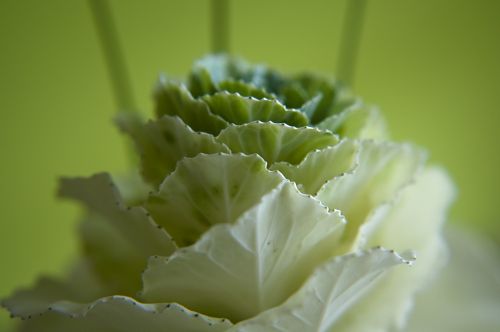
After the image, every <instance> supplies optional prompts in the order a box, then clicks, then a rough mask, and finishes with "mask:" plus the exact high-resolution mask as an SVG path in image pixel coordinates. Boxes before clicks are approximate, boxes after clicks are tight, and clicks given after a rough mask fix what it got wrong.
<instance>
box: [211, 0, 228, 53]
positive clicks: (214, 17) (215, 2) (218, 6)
mask: <svg viewBox="0 0 500 332" xmlns="http://www.w3.org/2000/svg"><path fill="white" fill-rule="evenodd" d="M210 10H211V22H210V25H211V38H212V40H211V43H212V52H213V53H229V0H211V5H210Z"/></svg>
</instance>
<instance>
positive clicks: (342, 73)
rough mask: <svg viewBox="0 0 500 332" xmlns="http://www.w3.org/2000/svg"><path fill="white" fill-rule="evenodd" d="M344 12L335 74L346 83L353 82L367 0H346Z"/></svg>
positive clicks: (350, 83)
mask: <svg viewBox="0 0 500 332" xmlns="http://www.w3.org/2000/svg"><path fill="white" fill-rule="evenodd" d="M346 1H347V4H346V12H345V16H344V24H343V26H342V34H341V41H340V52H339V59H338V66H337V75H338V78H339V80H340V81H342V82H344V83H345V84H347V85H350V86H352V85H353V84H354V77H355V76H354V75H355V74H356V64H357V60H358V53H359V47H360V43H361V36H362V32H363V23H364V17H365V13H366V6H367V0H346Z"/></svg>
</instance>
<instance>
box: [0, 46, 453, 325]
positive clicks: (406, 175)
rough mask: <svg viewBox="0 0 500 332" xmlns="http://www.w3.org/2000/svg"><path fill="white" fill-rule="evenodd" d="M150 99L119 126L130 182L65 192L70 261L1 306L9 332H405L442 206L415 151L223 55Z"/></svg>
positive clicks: (99, 178) (329, 102) (289, 79)
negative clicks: (70, 203) (136, 173)
mask: <svg viewBox="0 0 500 332" xmlns="http://www.w3.org/2000/svg"><path fill="white" fill-rule="evenodd" d="M154 97H155V102H156V109H155V118H154V119H153V120H149V121H147V122H144V121H143V120H142V119H141V118H140V117H139V116H137V115H133V114H130V113H126V114H121V115H120V116H119V117H118V118H117V123H118V126H119V127H120V128H121V130H122V131H123V132H125V133H126V134H128V135H129V136H130V137H131V138H132V140H133V141H134V143H135V146H136V148H137V151H138V153H139V154H140V173H141V175H142V179H143V182H142V181H141V182H133V181H128V182H126V183H125V184H124V183H123V181H122V182H121V183H115V181H114V180H113V179H112V177H111V176H110V175H109V174H106V173H100V174H96V175H93V176H91V177H81V178H64V179H62V180H61V184H60V191H59V194H60V195H61V196H62V197H65V198H69V199H73V200H77V201H79V202H80V203H81V204H82V205H83V206H84V208H85V213H84V216H83V218H82V221H81V224H80V228H79V233H80V236H81V241H82V247H83V255H82V257H81V259H80V260H79V261H78V262H77V263H75V267H74V269H73V272H72V273H71V275H70V276H68V278H67V279H66V280H55V279H53V278H42V279H40V280H39V281H38V283H37V284H36V285H35V286H34V288H32V289H29V290H21V291H18V292H16V293H14V294H13V295H12V296H11V297H10V298H8V299H7V300H5V301H4V303H3V305H4V306H5V307H6V308H7V309H8V310H9V311H10V312H11V314H12V315H13V316H15V317H20V318H21V319H23V320H24V322H23V323H22V324H21V325H20V330H21V331H38V332H40V331H41V332H43V331H51V332H54V331H55V332H57V331H97V332H99V331H102V332H104V331H124V332H127V331H130V332H132V331H151V332H156V331H158V332H159V331H178V332H187V331H193V332H194V331H196V332H203V331H207V332H210V331H213V332H215V331H228V332H229V331H231V332H233V331H241V332H247V331H249V332H250V331H261V332H268V331H269V332H274V331H291V332H294V331H297V332H303V331H306V332H307V331H311V332H313V331H314V332H327V331H389V330H394V329H401V328H404V326H405V323H406V322H407V320H408V317H409V315H410V313H411V309H412V304H413V300H414V297H415V295H416V293H417V292H418V291H419V290H421V289H422V288H423V287H425V286H426V285H427V284H428V282H429V280H431V279H432V278H433V277H434V275H435V274H436V271H438V270H439V269H440V267H441V266H442V264H443V262H444V260H445V259H446V256H447V251H446V246H445V243H444V240H443V238H442V235H441V228H442V224H443V222H444V220H445V218H446V210H447V208H448V206H449V204H450V202H451V200H452V198H453V196H454V188H453V185H452V184H451V182H450V180H449V179H448V177H447V175H446V173H445V172H444V171H443V170H442V169H440V168H437V167H432V166H427V165H426V153H425V151H424V150H422V149H420V148H418V147H416V146H413V145H411V144H406V143H405V144H402V143H396V142H392V141H390V140H389V139H388V136H387V133H386V128H385V122H384V120H383V118H382V117H381V115H380V114H379V111H378V110H377V109H376V108H374V107H372V106H369V105H367V104H365V103H364V102H363V101H362V100H361V99H360V98H358V97H356V96H354V95H353V94H352V93H351V92H350V91H349V90H348V89H347V88H346V87H344V86H343V85H342V84H341V83H339V82H337V81H335V80H333V79H329V78H325V77H321V76H318V75H313V74H309V73H305V74H300V75H296V76H286V75H283V74H281V73H278V72H276V71H274V70H272V69H269V68H267V67H265V66H262V65H250V64H247V63H246V62H244V61H242V60H239V59H234V58H230V57H227V56H222V55H218V56H209V57H206V58H204V59H202V60H200V61H198V62H197V63H195V65H194V67H193V69H192V71H191V73H190V75H189V77H188V80H187V81H186V82H185V83H182V82H177V81H174V80H171V79H168V78H166V77H162V78H161V79H160V80H159V82H158V85H157V86H156V89H155V94H154ZM145 188H148V189H147V190H146V189H145ZM386 248H387V249H386ZM416 257H418V262H416V263H415V264H413V263H414V261H415V259H416Z"/></svg>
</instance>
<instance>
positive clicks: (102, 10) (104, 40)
mask: <svg viewBox="0 0 500 332" xmlns="http://www.w3.org/2000/svg"><path fill="white" fill-rule="evenodd" d="M89 5H90V9H91V11H92V17H93V19H94V25H95V27H96V30H97V35H98V37H99V42H100V44H101V50H102V52H103V56H104V59H105V61H106V66H107V68H108V74H109V78H110V81H111V86H112V89H113V95H114V99H115V103H116V107H117V109H118V111H132V112H133V111H136V105H135V101H134V97H133V94H132V88H131V86H130V79H129V75H128V71H127V66H126V65H125V57H124V53H123V50H122V48H121V45H120V41H119V38H118V31H117V29H116V25H115V22H114V20H113V15H112V12H111V7H110V5H109V2H108V0H89Z"/></svg>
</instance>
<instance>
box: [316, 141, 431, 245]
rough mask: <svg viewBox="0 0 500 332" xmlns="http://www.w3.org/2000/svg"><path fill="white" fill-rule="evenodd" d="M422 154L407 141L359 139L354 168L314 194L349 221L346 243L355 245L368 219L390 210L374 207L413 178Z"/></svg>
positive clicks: (419, 166) (379, 218)
mask: <svg viewBox="0 0 500 332" xmlns="http://www.w3.org/2000/svg"><path fill="white" fill-rule="evenodd" d="M424 156H425V155H424V153H423V152H422V151H420V150H418V149H416V148H414V147H413V146H411V145H407V144H395V143H389V142H374V141H362V142H361V150H360V154H359V160H358V166H357V167H356V168H355V169H354V171H353V172H352V173H348V174H345V175H344V176H339V177H336V178H334V179H333V180H331V181H329V182H328V183H326V184H325V185H324V186H323V187H322V188H321V190H320V191H319V193H318V195H317V197H318V198H319V199H320V200H321V201H322V202H323V203H324V204H326V205H327V206H328V207H329V208H331V209H339V210H341V211H342V213H343V214H344V215H345V216H346V219H347V221H348V222H349V223H348V225H347V228H346V233H345V234H344V235H345V236H344V241H345V243H346V245H348V246H351V245H353V244H354V245H355V246H358V243H359V242H360V241H359V240H356V237H357V236H358V235H359V229H360V227H361V226H362V225H363V224H364V223H365V222H366V221H367V220H370V219H371V222H375V220H377V221H380V220H381V219H382V217H383V214H384V213H385V212H387V211H388V210H389V209H385V210H378V211H377V210H376V209H377V208H378V207H380V206H382V205H383V204H385V203H388V202H390V201H392V200H393V199H395V197H396V194H397V193H398V192H399V191H400V190H401V189H402V188H404V187H405V186H407V185H408V184H409V183H411V181H413V179H414V177H415V176H416V174H417V172H418V171H419V170H420V168H421V166H422V164H423V161H424ZM382 212H383V213H382ZM380 214H382V215H380ZM361 242H362V241H361ZM346 249H347V250H349V249H350V248H346Z"/></svg>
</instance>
